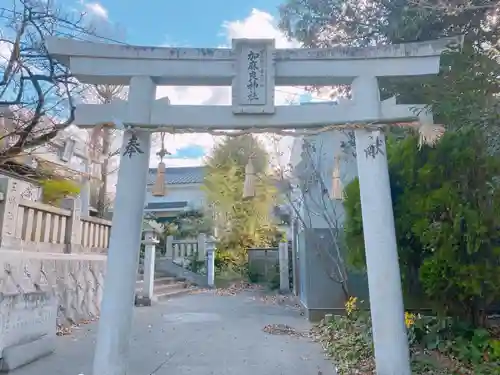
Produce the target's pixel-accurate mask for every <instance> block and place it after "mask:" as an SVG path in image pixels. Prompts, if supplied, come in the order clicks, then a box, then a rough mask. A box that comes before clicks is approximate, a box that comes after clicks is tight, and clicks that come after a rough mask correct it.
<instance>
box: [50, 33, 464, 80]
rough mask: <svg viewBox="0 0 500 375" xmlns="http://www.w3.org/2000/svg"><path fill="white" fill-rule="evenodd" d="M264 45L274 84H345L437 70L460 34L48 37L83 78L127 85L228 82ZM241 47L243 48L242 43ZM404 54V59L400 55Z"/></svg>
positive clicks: (57, 52)
mask: <svg viewBox="0 0 500 375" xmlns="http://www.w3.org/2000/svg"><path fill="white" fill-rule="evenodd" d="M249 44H250V45H252V46H254V47H257V48H261V46H263V45H264V46H265V49H266V52H267V56H266V58H267V60H269V61H270V62H271V63H272V65H274V69H273V70H274V81H275V83H276V85H278V86H293V85H297V86H305V85H322V86H328V85H335V84H344V83H345V84H349V83H350V82H351V81H352V79H353V78H354V77H357V76H359V75H360V72H363V71H366V72H370V74H371V75H374V76H376V77H382V76H413V75H423V74H436V73H437V72H438V71H439V57H440V55H441V54H442V52H443V51H444V50H445V49H447V47H448V46H449V45H450V44H455V45H456V44H461V38H458V37H457V38H443V39H438V40H434V41H429V42H419V43H406V44H396V45H385V46H376V47H364V48H354V47H336V48H321V49H307V48H286V49H275V48H274V40H273V39H234V40H233V48H167V47H140V46H129V45H121V44H108V43H93V42H83V41H76V40H72V39H62V38H49V39H48V40H47V46H48V50H49V52H50V53H51V54H52V55H53V56H54V57H56V58H58V59H59V60H60V61H61V62H63V63H66V64H67V65H68V66H70V67H71V71H72V73H73V74H74V75H75V76H76V77H77V78H78V79H79V80H80V82H83V83H91V84H115V85H128V83H129V82H130V79H131V78H132V77H134V76H143V75H147V76H151V77H152V78H153V79H154V81H155V82H156V84H157V85H176V86H177V85H178V86H231V85H232V83H233V78H234V77H235V62H236V60H237V59H238V57H239V56H240V55H241V52H246V51H241V49H242V47H245V46H248V45H249ZM243 49H244V48H243ZM403 59H404V60H405V61H404V63H402V60H403Z"/></svg>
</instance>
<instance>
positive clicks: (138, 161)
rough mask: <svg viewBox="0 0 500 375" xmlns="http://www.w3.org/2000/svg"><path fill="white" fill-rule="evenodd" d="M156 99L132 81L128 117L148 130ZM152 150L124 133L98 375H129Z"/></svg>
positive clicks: (147, 136)
mask: <svg viewBox="0 0 500 375" xmlns="http://www.w3.org/2000/svg"><path fill="white" fill-rule="evenodd" d="M155 96H156V85H155V84H154V82H153V81H152V80H151V79H150V78H149V77H133V78H132V79H131V81H130V88H129V94H128V113H125V114H124V116H126V118H127V119H128V120H130V121H133V122H135V123H143V124H147V123H148V122H149V118H150V113H151V112H150V111H151V104H152V103H153V102H154V100H155ZM150 147H151V133H149V132H144V131H135V132H134V131H130V130H127V131H125V133H124V136H123V145H122V149H121V157H120V169H119V171H118V183H117V187H116V199H115V204H114V211H113V221H112V228H111V237H110V241H109V251H108V264H107V271H106V278H105V282H104V295H103V300H102V306H101V316H100V320H99V331H98V334H97V343H96V347H95V353H94V367H93V374H94V375H125V374H126V373H127V367H128V360H127V359H128V352H129V339H130V333H131V328H132V317H133V308H134V297H135V287H136V281H137V267H138V263H139V250H140V243H141V231H142V217H143V210H144V202H145V198H146V183H147V174H148V167H149V154H150Z"/></svg>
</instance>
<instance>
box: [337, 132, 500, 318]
mask: <svg viewBox="0 0 500 375" xmlns="http://www.w3.org/2000/svg"><path fill="white" fill-rule="evenodd" d="M417 142H418V139H417V137H416V136H410V137H407V138H406V139H402V140H401V139H400V140H397V141H395V140H391V139H390V140H389V142H388V150H387V154H388V162H389V172H390V177H391V179H390V181H391V193H392V201H393V209H394V215H395V225H396V234H397V243H398V248H399V258H400V265H401V271H402V276H403V281H404V285H405V292H406V293H405V294H406V295H407V296H415V295H419V294H420V295H422V296H423V297H425V300H427V301H429V302H431V303H433V306H434V307H435V309H436V311H437V312H439V313H442V314H444V315H450V316H454V317H460V318H462V319H466V320H467V321H469V322H471V323H473V324H476V325H480V324H484V321H485V314H484V313H485V311H486V310H487V309H488V308H489V307H491V305H492V304H493V303H494V302H498V301H499V300H500V232H499V231H498V228H499V227H500V218H499V216H498V212H499V209H500V190H499V189H500V186H499V180H498V176H499V175H500V161H499V160H498V158H497V157H494V156H490V155H489V154H488V153H487V151H486V147H485V143H484V137H483V136H482V134H481V133H480V132H477V131H464V132H459V133H446V134H445V135H444V137H443V138H442V140H441V141H440V143H439V144H438V145H437V146H436V147H435V148H431V147H427V146H424V147H423V148H422V149H421V150H418V148H417ZM345 208H346V222H345V237H346V243H347V246H348V249H349V258H348V260H349V262H350V263H351V264H352V265H354V266H355V267H356V268H364V267H365V257H364V243H363V224H362V220H361V203H360V197H359V182H358V180H354V181H353V182H352V183H351V184H349V185H348V186H347V187H346V200H345Z"/></svg>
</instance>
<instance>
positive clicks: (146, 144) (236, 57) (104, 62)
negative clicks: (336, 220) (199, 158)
mask: <svg viewBox="0 0 500 375" xmlns="http://www.w3.org/2000/svg"><path fill="white" fill-rule="evenodd" d="M47 43H48V50H49V52H50V53H51V55H52V56H53V57H54V58H56V59H58V60H60V61H61V62H64V63H65V64H66V65H67V66H68V67H69V68H70V69H71V71H72V73H73V74H74V75H75V76H76V78H77V79H79V80H80V82H84V83H90V84H114V85H128V86H129V95H128V101H126V102H124V101H116V102H112V103H109V104H100V105H89V104H84V105H80V106H78V107H77V109H76V120H75V123H76V124H77V125H79V126H81V127H93V126H96V125H99V124H103V123H113V122H114V123H117V121H116V120H115V119H120V121H121V122H122V123H123V124H125V125H126V126H127V127H129V128H127V129H126V131H125V133H124V137H123V146H122V153H121V162H120V170H119V173H118V185H117V194H116V200H115V210H114V216H113V227H112V231H111V239H110V246H109V254H108V269H107V274H106V283H105V288H104V297H103V302H102V309H101V319H100V322H99V333H98V338H97V344H96V349H95V350H96V352H95V358H94V375H125V373H126V367H127V354H128V342H129V337H130V330H131V323H132V314H133V305H134V292H135V282H136V272H137V263H138V257H139V244H140V235H141V224H142V215H143V208H144V201H145V187H146V177H147V173H148V166H149V165H148V164H149V155H150V143H151V132H155V131H172V130H175V129H178V130H180V131H182V130H186V129H190V130H191V131H193V130H194V131H199V132H204V131H207V130H221V129H253V128H261V129H262V128H265V129H270V131H272V130H273V129H275V130H276V129H286V128H288V129H296V128H319V127H324V126H328V125H332V124H338V125H344V124H349V123H356V124H366V125H369V126H365V127H364V128H359V129H357V130H356V131H355V135H356V151H357V155H358V157H357V163H358V173H359V179H360V185H361V186H360V190H361V203H362V214H363V227H364V238H365V245H366V246H365V247H366V259H367V268H368V284H369V291H370V306H371V315H372V322H373V336H374V342H375V356H376V364H377V373H378V374H379V375H410V366H409V353H408V342H407V337H406V328H405V325H404V310H403V300H402V292H401V280H400V272H399V264H398V254H397V246H396V238H395V230H394V217H393V212H392V203H391V194H390V187H389V173H388V167H387V158H386V152H385V137H384V134H383V132H382V131H381V130H380V126H382V125H383V124H391V123H395V122H409V121H416V120H419V115H417V114H416V113H415V112H414V111H413V109H412V108H413V107H414V106H408V105H396V104H395V101H394V100H392V101H389V102H383V104H381V101H380V96H379V86H378V82H377V77H387V76H416V75H427V74H436V73H438V71H439V62H440V55H441V53H442V52H443V51H444V50H445V49H446V48H447V47H448V46H449V44H450V43H452V44H455V45H456V44H459V43H461V40H460V39H459V38H456V39H455V38H450V39H441V40H437V41H432V42H425V43H413V44H402V45H392V46H391V45H389V46H379V47H368V48H345V47H342V48H331V49H275V48H274V40H267V39H263V40H251V39H238V40H233V45H232V48H217V49H214V48H158V47H134V46H128V45H118V44H101V43H91V42H81V41H74V40H69V39H49V40H48V42H47ZM337 84H351V85H352V100H347V101H342V102H341V103H339V104H338V105H332V104H329V103H325V104H316V105H314V106H276V105H275V104H274V91H275V86H276V85H282V86H284V85H287V86H291V85H304V86H305V85H319V86H327V85H337ZM157 85H184V86H232V105H230V106H199V105H169V104H170V103H168V100H167V101H165V100H162V99H160V100H155V99H156V96H155V93H156V86H157ZM420 108H423V106H420ZM420 119H421V120H422V119H425V120H427V121H431V118H429V114H425V115H423V117H421V118H420Z"/></svg>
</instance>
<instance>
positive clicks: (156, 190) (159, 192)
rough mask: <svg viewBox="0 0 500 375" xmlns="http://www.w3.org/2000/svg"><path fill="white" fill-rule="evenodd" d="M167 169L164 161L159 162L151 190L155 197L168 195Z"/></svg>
mask: <svg viewBox="0 0 500 375" xmlns="http://www.w3.org/2000/svg"><path fill="white" fill-rule="evenodd" d="M165 170H166V168H165V163H164V162H162V161H161V162H159V163H158V168H157V169H156V181H155V184H154V186H153V190H152V192H151V194H153V196H155V197H164V196H165V195H166V188H165Z"/></svg>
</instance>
